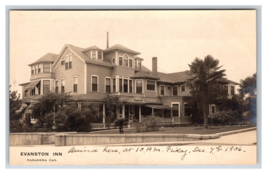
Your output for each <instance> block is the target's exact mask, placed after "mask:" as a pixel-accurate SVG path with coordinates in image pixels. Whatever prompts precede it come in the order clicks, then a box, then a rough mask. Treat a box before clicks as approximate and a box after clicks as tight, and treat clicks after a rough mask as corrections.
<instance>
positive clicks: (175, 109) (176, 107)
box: [172, 103, 180, 117]
mask: <svg viewBox="0 0 267 174" xmlns="http://www.w3.org/2000/svg"><path fill="white" fill-rule="evenodd" d="M179 109H180V104H179V103H173V104H172V116H173V117H179V116H180V112H179Z"/></svg>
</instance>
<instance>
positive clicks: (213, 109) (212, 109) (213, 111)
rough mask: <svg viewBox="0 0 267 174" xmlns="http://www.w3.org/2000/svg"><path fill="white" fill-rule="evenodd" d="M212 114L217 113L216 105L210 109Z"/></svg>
mask: <svg viewBox="0 0 267 174" xmlns="http://www.w3.org/2000/svg"><path fill="white" fill-rule="evenodd" d="M210 109H211V110H210V113H211V114H214V113H215V105H211V108H210Z"/></svg>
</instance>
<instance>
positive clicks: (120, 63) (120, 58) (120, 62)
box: [119, 57, 122, 66]
mask: <svg viewBox="0 0 267 174" xmlns="http://www.w3.org/2000/svg"><path fill="white" fill-rule="evenodd" d="M119 65H121V66H122V57H119Z"/></svg>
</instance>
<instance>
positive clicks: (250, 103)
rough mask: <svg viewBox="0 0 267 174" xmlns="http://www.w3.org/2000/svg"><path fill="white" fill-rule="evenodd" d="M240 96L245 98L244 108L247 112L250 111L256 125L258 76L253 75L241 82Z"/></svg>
mask: <svg viewBox="0 0 267 174" xmlns="http://www.w3.org/2000/svg"><path fill="white" fill-rule="evenodd" d="M239 86H240V89H239V90H238V91H239V94H240V96H241V97H242V98H243V106H244V107H245V111H250V112H251V115H252V120H251V121H252V122H253V123H256V116H257V97H256V96H257V75H256V73H255V74H253V76H251V77H247V78H245V80H240V85H239Z"/></svg>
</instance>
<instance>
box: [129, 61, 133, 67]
mask: <svg viewBox="0 0 267 174" xmlns="http://www.w3.org/2000/svg"><path fill="white" fill-rule="evenodd" d="M129 67H131V68H132V67H133V60H132V59H129Z"/></svg>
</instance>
